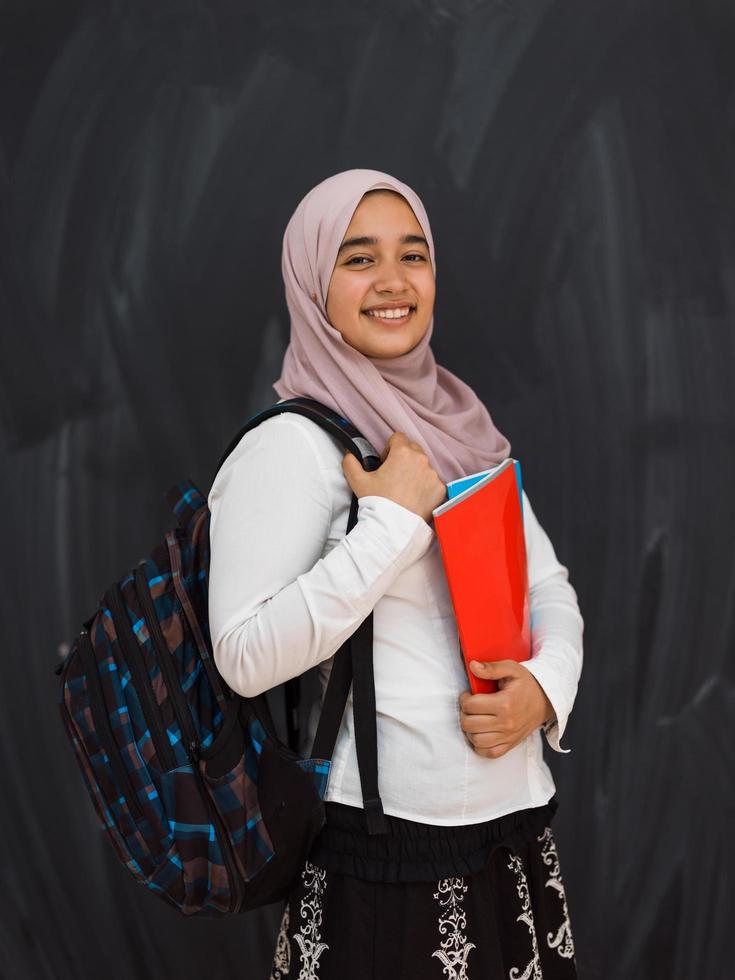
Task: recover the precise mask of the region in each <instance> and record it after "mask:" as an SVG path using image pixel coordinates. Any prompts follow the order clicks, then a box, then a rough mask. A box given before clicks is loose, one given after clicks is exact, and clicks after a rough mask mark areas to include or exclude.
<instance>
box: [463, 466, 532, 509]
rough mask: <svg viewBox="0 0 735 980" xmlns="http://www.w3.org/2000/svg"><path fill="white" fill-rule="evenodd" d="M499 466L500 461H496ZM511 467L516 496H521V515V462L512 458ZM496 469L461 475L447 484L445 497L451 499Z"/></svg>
mask: <svg viewBox="0 0 735 980" xmlns="http://www.w3.org/2000/svg"><path fill="white" fill-rule="evenodd" d="M498 466H500V463H498ZM513 468H514V470H515V474H516V483H517V484H518V496H519V497H520V498H521V517H523V481H522V480H521V464H520V463H519V462H518V460H517V459H514V460H513ZM495 469H497V467H496V466H493V467H491V468H490V469H489V470H482V471H481V472H480V473H470V475H469V476H461V477H459V479H457V480H452V481H451V482H450V483H448V484H447V499H448V500H451V499H452V497H456V496H457V495H458V494H460V493H462V492H463V491H464V490H467V488H468V487H471V486H472V485H473V484H474V483H477V481H478V480H481V479H482V478H483V477H484V476H487V475H488V473H492V472H493V470H495Z"/></svg>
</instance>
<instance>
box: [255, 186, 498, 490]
mask: <svg viewBox="0 0 735 980" xmlns="http://www.w3.org/2000/svg"><path fill="white" fill-rule="evenodd" d="M378 188H385V189H388V190H394V191H397V192H398V193H399V194H401V195H402V196H403V197H404V198H405V199H406V201H407V202H408V204H409V205H410V207H411V208H412V209H413V212H414V214H415V215H416V219H417V221H418V222H419V224H420V225H421V227H422V228H423V231H424V235H425V236H426V240H427V242H428V245H429V253H430V257H431V264H432V268H433V270H434V276H435V277H436V260H435V255H434V240H433V238H432V235H431V227H430V225H429V218H428V215H427V213H426V210H425V208H424V205H423V203H422V201H421V199H420V198H419V196H418V195H417V194H416V193H415V192H414V191H413V190H412V189H411V188H410V187H409V186H408V185H407V184H404V183H403V182H402V181H400V180H398V179H397V178H395V177H391V176H390V174H386V173H383V172H381V171H379V170H363V169H355V170H344V171H342V172H341V173H338V174H334V175H333V176H332V177H328V178H327V179H326V180H323V181H322V182H321V183H319V184H317V185H316V186H315V187H313V188H312V189H311V190H310V191H309V192H308V194H306V196H305V197H304V198H303V199H302V200H301V201H300V202H299V204H298V206H297V208H296V210H295V211H294V213H293V214H292V215H291V218H290V220H289V222H288V224H287V226H286V231H285V233H284V236H283V250H282V257H281V271H282V273H283V281H284V285H285V289H286V302H287V305H288V310H289V314H290V318H291V336H290V341H289V344H288V347H287V348H286V352H285V354H284V358H283V366H282V370H281V376H280V378H279V379H278V380H277V381H276V382H275V383H274V384H273V388H274V389H275V391H276V392H277V393H278V396H279V397H280V398H295V397H298V396H305V397H308V398H315V399H317V400H318V401H320V402H322V403H323V404H325V405H328V406H330V407H331V408H333V409H335V410H336V411H338V412H339V413H340V414H341V415H343V416H344V417H345V418H348V419H349V420H350V421H351V422H352V423H353V425H355V426H357V428H358V429H359V430H360V431H361V432H362V434H363V435H364V436H365V438H366V439H368V440H369V441H370V442H371V443H372V445H373V446H375V448H376V450H377V451H378V452H382V451H383V449H384V447H385V444H386V443H387V441H388V439H389V438H390V436H391V435H392V434H393V432H396V431H398V432H403V433H405V434H406V436H407V437H408V438H409V439H410V440H412V441H414V442H417V443H418V444H419V445H420V446H422V447H423V449H424V451H425V452H426V454H427V456H428V457H429V460H430V462H431V465H432V467H433V468H434V469H435V470H436V472H437V474H438V475H439V477H440V478H441V479H442V480H443V481H444V482H445V483H448V482H449V481H450V480H454V479H457V478H459V477H461V476H466V475H468V474H470V473H476V472H478V471H480V470H483V469H489V468H491V467H493V466H496V465H497V464H498V463H501V462H502V461H503V460H504V459H506V458H507V457H508V456H509V455H510V443H509V441H508V440H507V439H506V437H505V436H504V435H503V434H502V433H501V432H499V431H498V429H497V428H496V427H495V425H494V423H493V421H492V418H491V416H490V413H489V412H488V410H487V408H486V407H485V405H484V404H483V402H482V401H481V400H480V399H479V398H478V396H477V394H476V393H475V391H474V390H473V389H472V388H471V387H470V386H469V385H468V384H466V383H465V382H464V381H462V380H461V379H460V378H459V377H457V375H455V374H453V373H452V372H451V371H448V370H447V369H446V368H444V367H442V366H441V365H439V364H437V363H436V361H435V359H434V353H433V351H432V349H431V346H430V341H431V335H432V333H433V329H434V318H433V316H432V318H431V320H430V322H429V326H428V328H427V330H426V333H425V334H424V336H423V337H422V338H421V340H420V341H419V342H418V344H416V346H415V347H414V348H413V349H412V350H410V351H408V352H407V353H405V354H401V355H399V356H398V357H392V358H378V357H369V356H367V355H365V354H362V353H361V352H360V351H358V350H355V348H354V347H352V346H350V344H348V343H347V342H346V341H345V340H344V338H343V337H342V335H341V334H340V332H339V331H338V330H337V329H336V328H335V327H334V326H333V325H332V324H331V323H330V322H329V320H328V318H327V314H326V298H327V293H328V290H329V283H330V281H331V278H332V272H333V270H334V266H335V262H336V260H337V253H338V251H339V246H340V245H341V243H342V239H343V238H344V234H345V232H346V230H347V228H348V227H349V224H350V221H351V220H352V216H353V214H354V212H355V209H356V208H357V206H358V204H359V203H360V201H361V199H362V197H363V195H364V194H365V193H367V191H370V190H374V189H378Z"/></svg>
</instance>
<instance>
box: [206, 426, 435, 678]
mask: <svg viewBox="0 0 735 980" xmlns="http://www.w3.org/2000/svg"><path fill="white" fill-rule="evenodd" d="M323 465H324V463H323V461H322V457H321V454H320V452H319V447H318V445H317V443H316V442H315V440H314V439H313V437H312V436H311V434H310V433H309V432H308V431H307V430H305V429H304V427H303V426H302V425H299V424H298V422H297V421H295V420H291V419H289V418H288V416H283V415H282V416H276V417H275V418H271V419H266V420H265V422H262V423H261V424H260V425H259V426H257V427H256V428H255V429H251V430H250V431H249V432H247V433H246V434H245V436H243V438H242V440H241V441H240V444H239V445H238V446H237V448H236V449H235V450H234V452H233V453H232V454H231V455H230V456H229V458H228V459H227V461H226V462H225V464H224V465H223V467H222V468H221V469H220V471H219V473H218V474H217V476H216V478H215V481H214V483H213V485H212V489H211V490H210V493H209V498H208V502H209V508H210V511H211V515H212V517H211V524H210V543H211V560H210V573H209V575H210V579H209V624H210V630H211V636H212V646H213V652H214V660H215V663H216V665H217V669H218V670H219V672H220V673H221V674H222V677H223V678H224V680H225V681H226V683H227V684H228V685H229V686H230V687H231V688H232V690H233V691H236V692H237V693H239V694H241V695H242V696H243V697H255V696H256V695H258V694H260V693H262V692H263V691H266V690H268V689H270V688H272V687H275V686H276V685H278V684H280V683H282V682H283V681H285V680H288V679H289V678H291V677H296V676H297V675H299V674H302V673H303V672H304V671H306V670H308V669H309V668H310V667H313V666H315V665H316V664H319V663H321V662H322V661H324V660H327V659H328V658H329V657H331V656H333V655H334V654H335V653H336V652H337V650H338V649H339V648H340V647H341V646H342V644H343V643H344V642H345V640H346V639H348V637H350V636H351V635H352V633H354V632H355V630H356V629H357V627H358V626H359V625H360V623H362V621H363V620H364V619H365V618H366V617H367V616H368V615H369V613H370V612H371V611H372V609H373V608H374V606H375V604H376V602H377V601H378V599H379V598H380V597H381V596H382V595H383V594H384V593H385V592H386V591H387V589H388V588H389V587H390V585H391V584H392V582H393V581H394V579H395V578H396V577H397V576H398V574H399V573H400V572H401V571H402V569H403V568H405V567H406V566H408V565H410V564H411V563H412V562H413V561H415V560H416V559H417V558H418V557H420V556H421V555H422V554H423V553H424V552H425V551H426V550H427V548H428V547H429V545H430V544H431V541H432V537H433V534H434V531H433V529H432V527H431V526H430V525H429V524H427V522H426V521H425V520H424V519H423V518H422V517H420V516H419V515H418V514H415V513H413V511H410V510H408V509H407V508H405V507H403V506H401V505H400V504H398V503H395V502H394V501H393V500H390V499H389V498H387V497H380V496H377V495H371V496H363V497H361V498H360V499H359V502H358V521H357V524H356V525H355V527H354V528H353V529H352V531H350V533H349V534H348V535H346V536H345V537H344V538H342V539H341V540H340V541H339V542H337V544H336V545H335V547H334V548H333V549H332V550H331V551H330V552H329V554H327V555H326V556H325V557H323V558H322V557H320V556H321V554H322V551H323V549H324V545H325V542H326V540H327V537H328V535H329V529H330V526H331V520H332V507H331V503H332V502H331V500H330V499H329V493H328V485H327V481H326V479H325V475H324V472H323Z"/></svg>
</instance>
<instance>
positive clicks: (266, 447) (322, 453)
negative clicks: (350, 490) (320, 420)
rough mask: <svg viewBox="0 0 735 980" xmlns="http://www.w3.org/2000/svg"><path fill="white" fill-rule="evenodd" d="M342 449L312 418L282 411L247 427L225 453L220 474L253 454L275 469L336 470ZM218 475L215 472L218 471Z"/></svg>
mask: <svg viewBox="0 0 735 980" xmlns="http://www.w3.org/2000/svg"><path fill="white" fill-rule="evenodd" d="M343 456H344V452H343V450H342V447H341V446H340V445H339V443H338V442H337V440H336V439H334V438H333V437H332V436H331V435H329V433H328V432H325V431H324V429H322V427H321V426H320V425H318V424H317V423H316V422H314V421H312V419H308V418H306V417H305V416H303V415H298V414H297V413H296V412H282V413H281V414H280V415H272V416H270V418H267V419H264V420H263V421H262V422H260V423H258V425H256V426H254V427H253V428H252V429H249V430H248V431H247V432H246V433H245V434H244V435H243V436H242V438H241V439H240V441H239V442H238V443H237V445H236V446H235V448H234V449H233V450H232V452H231V453H230V454H229V456H228V457H227V459H226V460H225V462H224V463H223V464H222V467H221V469H220V471H219V473H220V474H222V473H223V472H225V471H227V470H231V469H232V468H233V467H234V468H236V467H237V464H238V463H240V462H243V461H244V460H246V459H247V460H248V461H250V462H253V461H254V460H255V458H256V457H257V459H258V461H259V462H260V463H261V464H265V465H268V464H270V463H271V462H272V463H273V465H277V466H278V467H279V469H281V470H282V471H283V470H286V471H288V469H289V468H290V467H295V468H297V469H299V470H301V471H303V470H304V469H305V468H306V469H309V470H327V469H334V468H335V467H336V468H338V469H339V472H340V474H341V473H342V457H343ZM218 476H219V474H218Z"/></svg>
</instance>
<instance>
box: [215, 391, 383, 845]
mask: <svg viewBox="0 0 735 980" xmlns="http://www.w3.org/2000/svg"><path fill="white" fill-rule="evenodd" d="M282 412H295V413H296V414H298V415H304V416H305V417H306V418H310V419H311V420H312V421H313V422H316V423H317V425H319V426H320V427H321V428H322V429H324V430H325V431H326V432H328V433H329V434H330V435H331V436H332V437H333V438H335V439H336V440H337V442H338V443H339V444H340V445H341V446H342V447H343V448H344V449H345V450H346V451H349V452H351V453H353V455H355V456H356V457H357V458H358V459H359V460H360V462H361V463H362V465H363V468H364V469H365V470H368V471H372V470H376V469H377V468H378V467H379V466H380V462H381V460H380V456H379V454H378V453H377V451H376V450H375V448H374V447H373V446H372V445H371V443H370V442H369V441H368V440H367V439H366V438H365V437H364V436H363V435H362V433H361V432H360V431H359V430H358V429H356V428H355V426H354V425H352V423H351V422H350V421H349V419H346V418H344V416H342V415H339V414H338V413H337V412H335V411H334V410H333V409H331V408H330V407H329V406H327V405H323V404H322V403H321V402H319V401H317V400H316V399H313V398H306V397H301V396H300V397H298V398H289V399H287V400H286V401H283V402H280V403H278V404H275V405H272V406H271V407H270V408H267V409H265V410H264V411H262V412H258V413H257V414H256V415H254V416H252V417H251V418H250V419H249V420H248V421H247V422H246V423H245V425H244V426H242V428H241V429H240V430H239V432H238V433H237V434H236V435H235V437H234V438H233V439H232V441H231V442H230V444H229V446H228V447H227V449H226V450H225V452H224V453H223V455H222V458H221V459H220V461H219V463H218V464H217V471H216V472H218V471H219V470H220V468H221V467H222V465H223V464H224V462H225V460H226V459H227V457H228V456H229V455H230V453H231V452H232V451H233V450H234V449H235V447H236V446H237V445H238V443H239V442H240V440H241V439H242V437H243V436H244V435H245V433H246V432H248V431H249V430H250V429H252V428H254V427H255V426H256V425H259V424H260V423H261V422H263V421H265V419H267V418H270V417H271V416H273V415H280V414H281V413H282ZM216 472H215V476H216ZM357 511H358V498H357V496H356V495H355V494H354V493H353V495H352V501H351V504H350V514H349V518H348V521H347V534H349V533H350V531H351V530H352V528H353V527H354V526H355V524H356V523H357ZM292 683H295V684H298V678H294V679H293V682H292V681H287V682H286V693H287V724H288V725H289V726H291V725H293V721H292V711H291V710H288V709H292V708H293V697H292V695H293V692H294V688H293V687H291V689H290V693H289V685H291V684H292ZM351 685H352V686H353V714H354V721H355V749H356V753H357V765H358V769H359V771H360V786H361V788H362V798H363V807H364V809H365V817H366V821H367V830H368V833H369V834H381V833H385V832H386V830H387V826H386V822H385V816H384V812H383V804H382V801H381V799H380V793H379V790H378V735H377V725H376V718H375V675H374V670H373V613H372V612H370V614H369V615H368V616H367V617H366V619H364V620H363V622H362V623H361V624H360V625H359V626H358V628H357V630H356V631H355V632H354V633H353V634H352V636H350V637H349V638H348V639H347V640H346V641H345V643H343V644H342V646H341V647H340V649H339V650H338V651H337V653H336V654H335V656H334V661H333V663H332V670H331V672H330V676H329V683H328V684H327V690H326V692H325V695H324V701H323V703H322V711H321V715H320V718H319V724H318V727H317V731H316V735H315V738H314V744H313V746H312V750H311V755H312V757H313V758H317V759H331V758H332V755H333V754H334V747H335V744H336V742H337V736H338V734H339V727H340V723H341V721H342V716H343V715H344V711H345V706H346V704H347V696H348V694H349V690H350V686H351ZM291 735H292V732H291V730H289V736H291Z"/></svg>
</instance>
